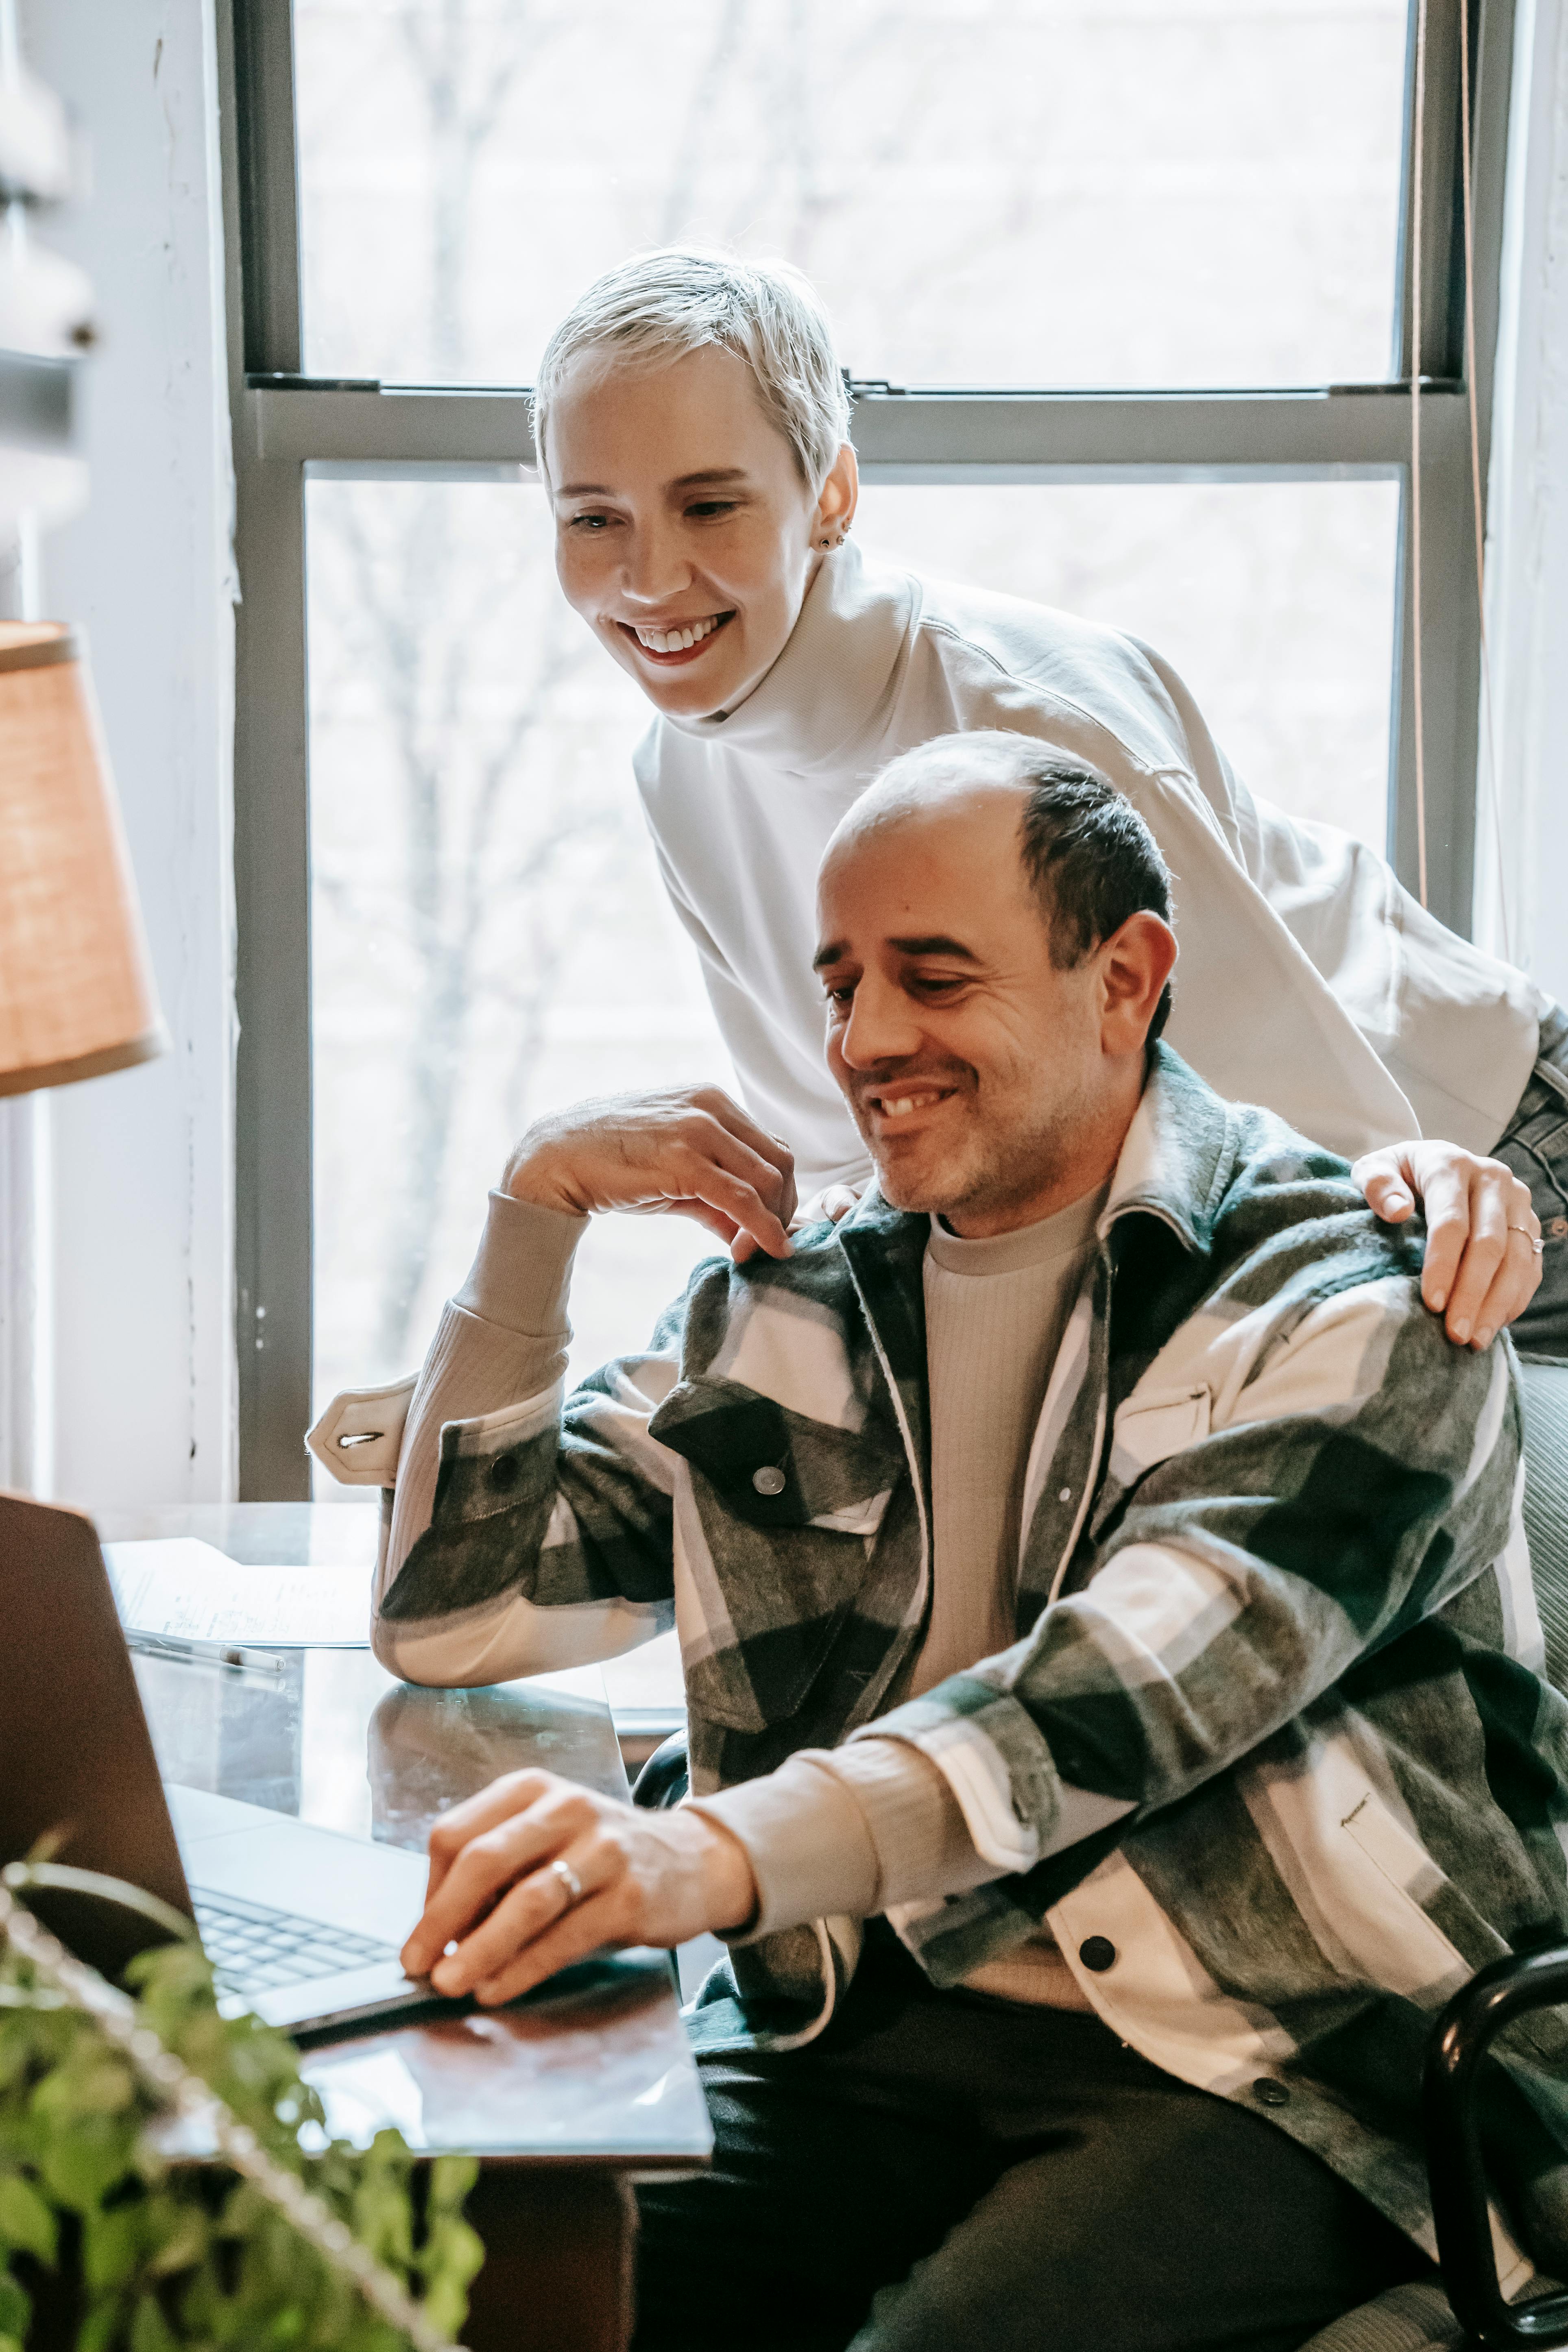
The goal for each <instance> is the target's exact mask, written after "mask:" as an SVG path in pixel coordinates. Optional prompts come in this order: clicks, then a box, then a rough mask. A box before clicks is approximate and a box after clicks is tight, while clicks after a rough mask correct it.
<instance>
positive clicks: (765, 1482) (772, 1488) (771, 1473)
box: [752, 1462, 785, 1495]
mask: <svg viewBox="0 0 1568 2352" xmlns="http://www.w3.org/2000/svg"><path fill="white" fill-rule="evenodd" d="M752 1486H754V1487H755V1488H756V1490H757V1492H758V1494H759V1495H782V1494H783V1493H784V1486H785V1479H784V1472H783V1471H782V1470H781V1469H780V1468H779V1467H778V1465H777V1464H776V1463H773V1462H764V1463H763V1466H762V1468H761V1469H760V1470H753V1471H752Z"/></svg>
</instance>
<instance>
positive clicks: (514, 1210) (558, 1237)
mask: <svg viewBox="0 0 1568 2352" xmlns="http://www.w3.org/2000/svg"><path fill="white" fill-rule="evenodd" d="M588 1222H589V1221H588V1219H587V1218H586V1217H577V1216H573V1215H571V1214H570V1213H568V1212H566V1211H565V1210H563V1209H546V1208H542V1207H541V1206H540V1204H539V1203H538V1202H534V1201H514V1200H513V1198H512V1196H511V1194H510V1192H492V1193H491V1194H490V1199H489V1214H488V1216H487V1217H486V1219H485V1230H484V1233H483V1234H482V1235H481V1236H480V1239H479V1252H478V1255H476V1257H475V1259H474V1262H473V1265H471V1266H470V1267H469V1269H468V1280H467V1281H466V1282H465V1283H464V1285H463V1286H462V1288H461V1290H459V1291H458V1294H457V1297H456V1298H455V1299H454V1301H453V1304H454V1306H457V1307H466V1308H467V1310H468V1313H469V1314H470V1315H477V1316H478V1317H479V1319H480V1320H481V1322H485V1323H493V1324H495V1325H496V1326H497V1327H498V1328H500V1330H503V1331H515V1332H516V1333H518V1335H519V1336H520V1337H521V1338H524V1339H570V1338H571V1336H572V1327H571V1325H570V1324H569V1323H568V1321H567V1319H566V1296H567V1292H568V1289H569V1288H570V1286H571V1281H572V1260H573V1257H574V1255H575V1253H576V1248H577V1244H578V1243H579V1242H580V1241H581V1240H582V1238H583V1236H584V1234H585V1233H586V1232H587V1230H588Z"/></svg>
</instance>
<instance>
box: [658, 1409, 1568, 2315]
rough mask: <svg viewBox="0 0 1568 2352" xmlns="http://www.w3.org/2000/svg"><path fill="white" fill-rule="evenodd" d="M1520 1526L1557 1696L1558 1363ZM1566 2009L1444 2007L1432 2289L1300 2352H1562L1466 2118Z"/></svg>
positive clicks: (1432, 2054) (1431, 2168) (667, 1781)
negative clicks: (1508, 2233) (1524, 2271)
mask: <svg viewBox="0 0 1568 2352" xmlns="http://www.w3.org/2000/svg"><path fill="white" fill-rule="evenodd" d="M1521 1370H1522V1372H1523V1379H1524V1416H1525V1448H1524V1450H1525V1493H1524V1520H1525V1527H1526V1528H1527V1530H1528V1532H1529V1536H1530V1559H1531V1572H1532V1575H1533V1578H1534V1582H1535V1595H1536V1602H1537V1605H1538V1607H1539V1608H1540V1611H1541V1622H1542V1627H1543V1629H1544V1631H1545V1634H1546V1673H1547V1676H1548V1678H1549V1680H1550V1681H1551V1682H1552V1683H1553V1684H1554V1685H1556V1687H1557V1689H1558V1690H1560V1691H1561V1692H1563V1695H1564V1696H1568V1363H1550V1364H1549V1363H1534V1364H1525V1365H1523V1366H1522V1367H1521ZM687 1779H688V1771H687V1753H686V1735H685V1733H684V1732H683V1731H678V1732H676V1733H675V1734H674V1735H673V1736H672V1737H671V1738H668V1739H667V1740H666V1741H665V1742H664V1744H663V1745H662V1747H659V1748H655V1750H654V1752H653V1754H652V1755H651V1756H650V1757H649V1758H648V1759H647V1763H646V1764H645V1765H644V1766H643V1769H642V1770H641V1771H640V1772H639V1773H638V1775H637V1786H636V1788H635V1789H634V1790H632V1801H633V1802H634V1804H638V1805H647V1806H648V1807H650V1808H658V1807H662V1806H666V1805H678V1804H679V1802H680V1800H681V1798H682V1797H684V1796H685V1794H686V1790H687ZM1563 2001H1568V1945H1564V1946H1558V1947H1554V1948H1552V1950H1550V1951H1544V1952H1533V1953H1531V1954H1530V1955H1529V1957H1528V1958H1523V1959H1515V1958H1508V1959H1503V1960H1497V1961H1494V1962H1493V1964H1492V1966H1491V1967H1490V1968H1487V1969H1481V1970H1480V1972H1479V1975H1477V1976H1475V1977H1473V1978H1472V1979H1471V1980H1470V1982H1469V1983H1468V1985H1466V1986H1465V1988H1464V1990H1462V1991H1461V1992H1459V1993H1458V1994H1456V1996H1455V1998H1454V1999H1453V2000H1451V2001H1450V2002H1449V2003H1448V2006H1447V2009H1446V2010H1445V2011H1443V2014H1442V2016H1441V2017H1440V2018H1439V2019H1438V2021H1437V2023H1436V2026H1435V2028H1434V2029H1433V2033H1432V2040H1431V2043H1430V2045H1429V2047H1428V2051H1427V2057H1426V2081H1425V2084H1424V2085H1423V2109H1424V2115H1425V2120H1426V2163H1427V2172H1428V2176H1429V2179H1430V2180H1431V2185H1432V2209H1433V2211H1434V2213H1435V2215H1436V2222H1437V2244H1438V2250H1439V2252H1440V2254H1441V2257H1442V2283H1441V2284H1438V2283H1437V2282H1436V2281H1430V2282H1428V2281H1420V2282H1417V2283H1415V2284H1409V2285H1405V2286H1396V2287H1394V2288H1391V2289H1390V2291H1389V2293H1388V2294H1382V2295H1379V2296H1378V2297H1377V2299H1376V2300H1375V2301H1374V2302H1373V2303H1367V2304H1363V2305H1361V2307H1360V2308H1359V2309H1358V2310H1356V2311H1349V2312H1346V2313H1345V2315H1344V2316H1343V2318H1342V2319H1336V2320H1335V2321H1334V2323H1333V2325H1332V2326H1330V2327H1325V2328H1324V2329H1322V2330H1321V2333H1320V2334H1319V2335H1317V2336H1313V2337H1312V2339H1311V2342H1310V2344H1307V2345H1304V2346H1303V2347H1302V2352H1474V2348H1475V2347H1482V2352H1556V2347H1562V2346H1568V2294H1565V2293H1562V2292H1558V2291H1556V2290H1555V2289H1554V2288H1553V2286H1552V2283H1550V2282H1542V2284H1541V2290H1540V2291H1539V2292H1538V2293H1534V2294H1532V2295H1531V2299H1530V2300H1529V2301H1527V2302H1524V2303H1519V2304H1506V2303H1504V2301H1503V2299H1502V2296H1501V2294H1500V2293H1499V2290H1498V2278H1497V2263H1496V2259H1495V2257H1494V2254H1493V2252H1492V2237H1491V2222H1490V2219H1489V2213H1488V2210H1487V2187H1486V2172H1485V2168H1484V2166H1483V2163H1482V2160H1481V2148H1480V2135H1479V2123H1478V2118H1477V2116H1476V2112H1475V2100H1474V2092H1475V2085H1476V2079H1477V2075H1478V2074H1479V2069H1480V2066H1481V2062H1482V2060H1483V2059H1484V2057H1485V2055H1486V2053H1487V2049H1488V2047H1489V2044H1490V2042H1492V2040H1493V2039H1494V2037H1495V2036H1496V2035H1497V2034H1498V2033H1500V2032H1501V2030H1502V2028H1503V2027H1504V2026H1505V2025H1506V2024H1507V2023H1508V2022H1509V2021H1510V2019H1511V2018H1515V2017H1520V2016H1522V2015H1523V2014H1524V2013H1525V2012H1526V2011H1529V2010H1532V2009H1548V2008H1552V2007H1554V2006H1555V2005H1556V2004H1557V2003H1559V2002H1563Z"/></svg>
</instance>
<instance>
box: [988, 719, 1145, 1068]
mask: <svg viewBox="0 0 1568 2352" xmlns="http://www.w3.org/2000/svg"><path fill="white" fill-rule="evenodd" d="M1018 782H1020V783H1021V784H1023V785H1024V786H1025V787H1026V791H1027V793H1028V798H1027V799H1026V802H1025V803H1024V814H1023V817H1022V819H1021V821H1020V824H1019V827H1018V853H1019V856H1021V857H1022V859H1023V861H1024V871H1025V873H1026V875H1027V876H1028V877H1029V884H1030V887H1031V888H1032V889H1033V891H1034V893H1035V896H1036V898H1037V899H1038V900H1039V902H1040V907H1041V908H1042V911H1043V912H1044V914H1045V917H1046V921H1047V928H1048V930H1049V933H1050V942H1051V961H1052V962H1053V963H1054V964H1055V965H1056V967H1057V970H1058V971H1070V970H1071V969H1072V967H1073V966H1074V965H1075V964H1079V963H1081V962H1082V961H1083V960H1084V958H1085V956H1089V955H1092V954H1093V952H1094V950H1095V949H1096V948H1097V947H1099V945H1100V941H1101V940H1108V939H1109V938H1110V935H1111V933H1112V932H1113V931H1118V930H1120V929H1121V926H1122V924H1123V923H1124V922H1125V921H1126V920H1127V919H1128V917H1129V916H1130V915H1136V914H1139V913H1141V912H1147V913H1149V914H1151V915H1158V916H1159V918H1160V919H1161V921H1162V922H1164V923H1168V922H1169V921H1170V919H1171V877H1170V873H1169V870H1168V868H1167V867H1166V865H1165V861H1164V859H1163V857H1162V856H1161V855H1160V851H1159V847H1158V845H1157V844H1156V842H1155V839H1154V836H1153V835H1152V833H1151V832H1150V830H1149V828H1148V826H1147V825H1146V824H1144V822H1143V820H1142V817H1141V816H1140V815H1139V814H1138V812H1137V810H1136V809H1135V808H1134V807H1133V805H1132V803H1131V801H1130V800H1129V799H1128V798H1127V797H1126V795H1125V793H1119V792H1118V791H1117V789H1116V787H1115V785H1114V784H1111V783H1109V782H1107V781H1106V779H1105V778H1104V777H1103V776H1101V775H1097V774H1096V773H1095V772H1094V770H1093V769H1092V768H1079V767H1076V766H1074V765H1073V764H1072V762H1071V761H1066V760H1059V759H1055V758H1053V757H1052V756H1051V755H1050V754H1049V753H1048V752H1046V751H1042V752H1041V754H1040V756H1039V757H1038V759H1037V760H1031V759H1030V758H1029V757H1028V755H1027V754H1024V755H1023V756H1022V757H1021V759H1020V761H1019V771H1018ZM1170 1014H1171V984H1170V982H1169V981H1167V982H1166V983H1165V985H1164V987H1163V990H1162V991H1161V993H1160V1002H1159V1003H1158V1004H1157V1005H1156V1006H1155V1007H1154V1017H1153V1019H1152V1021H1151V1022H1150V1024H1149V1035H1148V1040H1147V1042H1148V1043H1149V1044H1150V1045H1152V1044H1153V1042H1154V1040H1155V1038H1156V1037H1157V1036H1158V1035H1159V1034H1160V1032H1161V1030H1162V1029H1163V1027H1164V1025H1165V1024H1166V1022H1167V1021H1168V1020H1169V1018H1170Z"/></svg>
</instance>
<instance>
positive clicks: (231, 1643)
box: [103, 1536, 371, 1650]
mask: <svg viewBox="0 0 1568 2352" xmlns="http://www.w3.org/2000/svg"><path fill="white" fill-rule="evenodd" d="M103 1557H104V1559H105V1560H106V1562H107V1563H108V1567H109V1580H110V1584H111V1585H112V1586H113V1588H114V1602H115V1606H116V1608H117V1609H118V1610H119V1612H120V1622H121V1624H122V1625H123V1626H124V1628H125V1630H126V1632H127V1633H144V1634H147V1635H148V1636H150V1637H151V1638H153V1639H154V1640H157V1641H163V1642H211V1643H216V1644H217V1645H218V1646H220V1647H222V1648H224V1649H242V1648H244V1649H256V1650H367V1649H368V1648H369V1647H370V1584H371V1568H370V1564H369V1562H368V1561H366V1562H363V1563H362V1564H357V1565H355V1564H350V1565H344V1564H343V1563H342V1561H328V1560H312V1561H310V1563H309V1565H308V1566H306V1567H303V1568H241V1567H239V1566H238V1565H237V1563H236V1562H235V1561H234V1560H232V1559H229V1558H228V1556H227V1554H226V1553H225V1552H221V1551H217V1550H216V1549H214V1547H213V1546H212V1545H211V1544H205V1543H198V1542H197V1541H196V1539H195V1537H194V1536H173V1537H169V1538H163V1539H161V1540H159V1541H155V1542H148V1543H111V1544H105V1545H104V1547H103Z"/></svg>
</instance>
